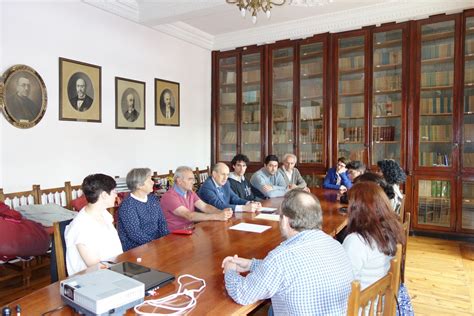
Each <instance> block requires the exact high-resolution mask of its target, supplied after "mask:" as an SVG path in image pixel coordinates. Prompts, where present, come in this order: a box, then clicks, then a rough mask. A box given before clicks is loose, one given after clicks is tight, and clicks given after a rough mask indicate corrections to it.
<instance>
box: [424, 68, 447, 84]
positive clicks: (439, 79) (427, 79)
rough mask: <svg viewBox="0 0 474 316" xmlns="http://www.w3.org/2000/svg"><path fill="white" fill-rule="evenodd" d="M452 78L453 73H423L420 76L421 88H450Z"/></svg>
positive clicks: (445, 71) (442, 71)
mask: <svg viewBox="0 0 474 316" xmlns="http://www.w3.org/2000/svg"><path fill="white" fill-rule="evenodd" d="M453 78H454V71H452V70H441V71H432V72H423V73H422V74H421V86H422V87H423V88H426V87H435V86H452V85H453Z"/></svg>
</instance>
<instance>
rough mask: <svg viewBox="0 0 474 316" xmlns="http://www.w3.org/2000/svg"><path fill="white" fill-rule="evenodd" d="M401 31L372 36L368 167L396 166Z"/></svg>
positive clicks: (400, 79)
mask: <svg viewBox="0 0 474 316" xmlns="http://www.w3.org/2000/svg"><path fill="white" fill-rule="evenodd" d="M402 36H403V32H402V30H394V31H389V32H380V33H375V34H374V38H373V42H374V52H373V56H374V65H373V69H374V73H373V96H372V159H371V161H372V164H376V163H377V161H379V160H383V159H394V160H396V161H398V162H399V163H400V154H401V139H402V130H401V129H402V62H403V60H402V38H403V37H402Z"/></svg>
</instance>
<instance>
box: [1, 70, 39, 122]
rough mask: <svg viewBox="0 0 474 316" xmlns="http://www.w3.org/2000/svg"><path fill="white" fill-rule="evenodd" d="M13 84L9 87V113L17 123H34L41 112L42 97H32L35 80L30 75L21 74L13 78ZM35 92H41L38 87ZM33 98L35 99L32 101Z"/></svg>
mask: <svg viewBox="0 0 474 316" xmlns="http://www.w3.org/2000/svg"><path fill="white" fill-rule="evenodd" d="M12 82H13V83H12V84H11V85H9V86H8V87H7V103H6V107H7V111H8V113H9V114H10V116H12V117H13V118H14V119H15V120H17V121H28V122H30V121H32V120H34V119H35V118H36V117H37V116H38V114H39V113H40V111H41V96H40V95H36V97H33V96H32V84H36V85H37V83H35V82H34V78H32V76H29V75H28V74H26V73H24V74H22V73H19V74H18V75H17V76H16V77H15V78H13V81H12ZM35 91H37V93H35V94H38V91H39V87H36V89H35ZM32 97H33V99H32Z"/></svg>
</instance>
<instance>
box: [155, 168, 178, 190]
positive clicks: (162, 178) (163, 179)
mask: <svg viewBox="0 0 474 316" xmlns="http://www.w3.org/2000/svg"><path fill="white" fill-rule="evenodd" d="M173 176H174V174H173V170H169V171H168V173H165V174H158V173H157V172H156V171H155V172H153V175H152V176H151V178H152V180H153V182H155V187H159V188H161V189H166V188H167V187H168V186H169V185H171V183H170V182H169V179H170V178H171V179H172V178H173Z"/></svg>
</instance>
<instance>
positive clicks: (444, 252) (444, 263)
mask: <svg viewBox="0 0 474 316" xmlns="http://www.w3.org/2000/svg"><path fill="white" fill-rule="evenodd" d="M466 245H467V247H465V246H466ZM469 246H470V247H469ZM463 257H464V258H463ZM468 258H471V259H468ZM473 259H474V247H473V245H472V244H470V245H468V244H466V243H462V242H459V241H448V240H441V239H435V238H428V237H413V236H412V237H410V238H409V241H408V252H407V264H406V265H407V268H406V269H407V270H406V285H407V288H408V292H409V294H410V296H411V297H412V303H413V307H414V309H415V314H416V315H430V316H431V315H459V316H462V315H474V261H473ZM31 284H32V285H31V287H30V288H29V289H25V288H24V287H21V280H10V281H9V282H8V283H0V306H3V305H5V304H8V302H10V301H12V300H14V299H16V298H18V297H21V296H24V295H26V294H27V293H28V292H30V291H31V290H34V289H37V288H40V287H43V286H45V285H47V284H49V269H47V268H45V269H40V270H37V271H36V272H35V274H34V276H33V278H32V280H31ZM198 304H199V302H198ZM267 309H268V304H264V305H263V306H262V308H261V309H260V310H257V311H255V312H254V313H253V315H266V312H267Z"/></svg>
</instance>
